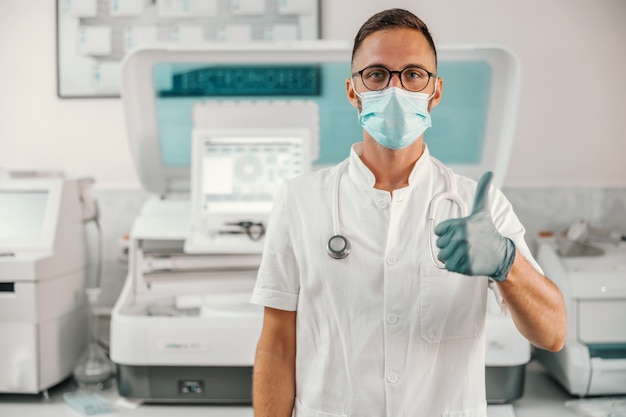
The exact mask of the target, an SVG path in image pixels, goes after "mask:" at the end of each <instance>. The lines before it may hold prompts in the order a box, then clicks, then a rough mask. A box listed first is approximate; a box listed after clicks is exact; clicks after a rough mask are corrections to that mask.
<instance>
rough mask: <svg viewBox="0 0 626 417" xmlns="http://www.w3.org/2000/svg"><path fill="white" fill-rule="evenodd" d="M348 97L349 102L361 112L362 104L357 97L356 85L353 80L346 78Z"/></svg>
mask: <svg viewBox="0 0 626 417" xmlns="http://www.w3.org/2000/svg"><path fill="white" fill-rule="evenodd" d="M346 96H347V97H348V101H349V102H350V104H352V105H353V106H354V107H356V108H357V109H359V110H361V102H360V100H359V97H358V96H357V95H356V91H354V83H353V82H352V78H346Z"/></svg>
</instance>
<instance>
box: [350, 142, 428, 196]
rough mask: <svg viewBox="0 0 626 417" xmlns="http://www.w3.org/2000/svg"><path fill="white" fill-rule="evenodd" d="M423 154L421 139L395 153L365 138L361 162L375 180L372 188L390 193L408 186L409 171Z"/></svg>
mask: <svg viewBox="0 0 626 417" xmlns="http://www.w3.org/2000/svg"><path fill="white" fill-rule="evenodd" d="M423 153H424V140H423V138H419V139H418V140H416V141H415V142H414V143H412V144H411V145H409V146H408V147H406V148H404V149H401V150H396V151H394V150H391V149H386V148H384V147H382V146H381V145H380V144H378V143H377V142H376V141H375V140H374V139H372V138H365V139H364V141H363V153H362V155H361V160H362V161H363V163H364V164H365V166H367V167H368V168H369V169H370V171H372V173H373V174H374V177H375V178H376V184H375V185H374V188H377V189H379V190H384V191H389V192H390V193H391V192H393V190H397V189H399V188H403V187H406V186H407V185H408V184H409V176H410V175H411V171H413V167H414V166H415V163H416V162H417V160H418V159H419V158H420V157H421V156H422V154H423Z"/></svg>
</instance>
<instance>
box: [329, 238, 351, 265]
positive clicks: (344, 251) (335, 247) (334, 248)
mask: <svg viewBox="0 0 626 417" xmlns="http://www.w3.org/2000/svg"><path fill="white" fill-rule="evenodd" d="M326 251H327V252H328V255H330V257H331V258H333V259H344V258H345V257H346V256H348V255H349V254H350V241H349V240H348V239H346V238H345V237H344V236H342V235H340V234H335V235H333V236H331V238H330V239H328V245H326Z"/></svg>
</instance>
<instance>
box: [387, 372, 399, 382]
mask: <svg viewBox="0 0 626 417" xmlns="http://www.w3.org/2000/svg"><path fill="white" fill-rule="evenodd" d="M399 379H400V377H398V374H396V373H395V372H392V373H390V374H389V375H387V382H389V383H391V384H395V383H396V382H398V380H399Z"/></svg>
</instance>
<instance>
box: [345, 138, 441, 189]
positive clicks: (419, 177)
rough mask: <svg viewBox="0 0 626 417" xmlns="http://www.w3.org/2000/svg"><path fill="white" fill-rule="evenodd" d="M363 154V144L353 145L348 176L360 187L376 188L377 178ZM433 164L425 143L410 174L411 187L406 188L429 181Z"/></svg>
mask: <svg viewBox="0 0 626 417" xmlns="http://www.w3.org/2000/svg"><path fill="white" fill-rule="evenodd" d="M362 154H363V142H357V143H355V144H353V145H352V149H351V150H350V165H349V168H348V175H350V178H351V179H352V181H354V182H355V183H356V184H357V185H358V186H359V187H363V188H374V185H375V184H376V177H375V176H374V173H373V172H372V171H370V169H369V168H368V167H367V166H366V165H365V164H364V163H363V161H362V160H361V155H362ZM431 164H432V162H431V160H430V151H429V150H428V146H427V145H426V144H425V143H424V152H422V155H421V156H420V157H419V159H418V160H417V162H415V165H414V166H413V170H412V171H411V173H410V174H409V185H408V187H405V188H407V189H411V188H413V187H415V186H416V185H418V184H419V183H420V182H424V181H425V180H426V179H427V173H428V172H430V170H429V169H428V168H429V167H430V165H431Z"/></svg>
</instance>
